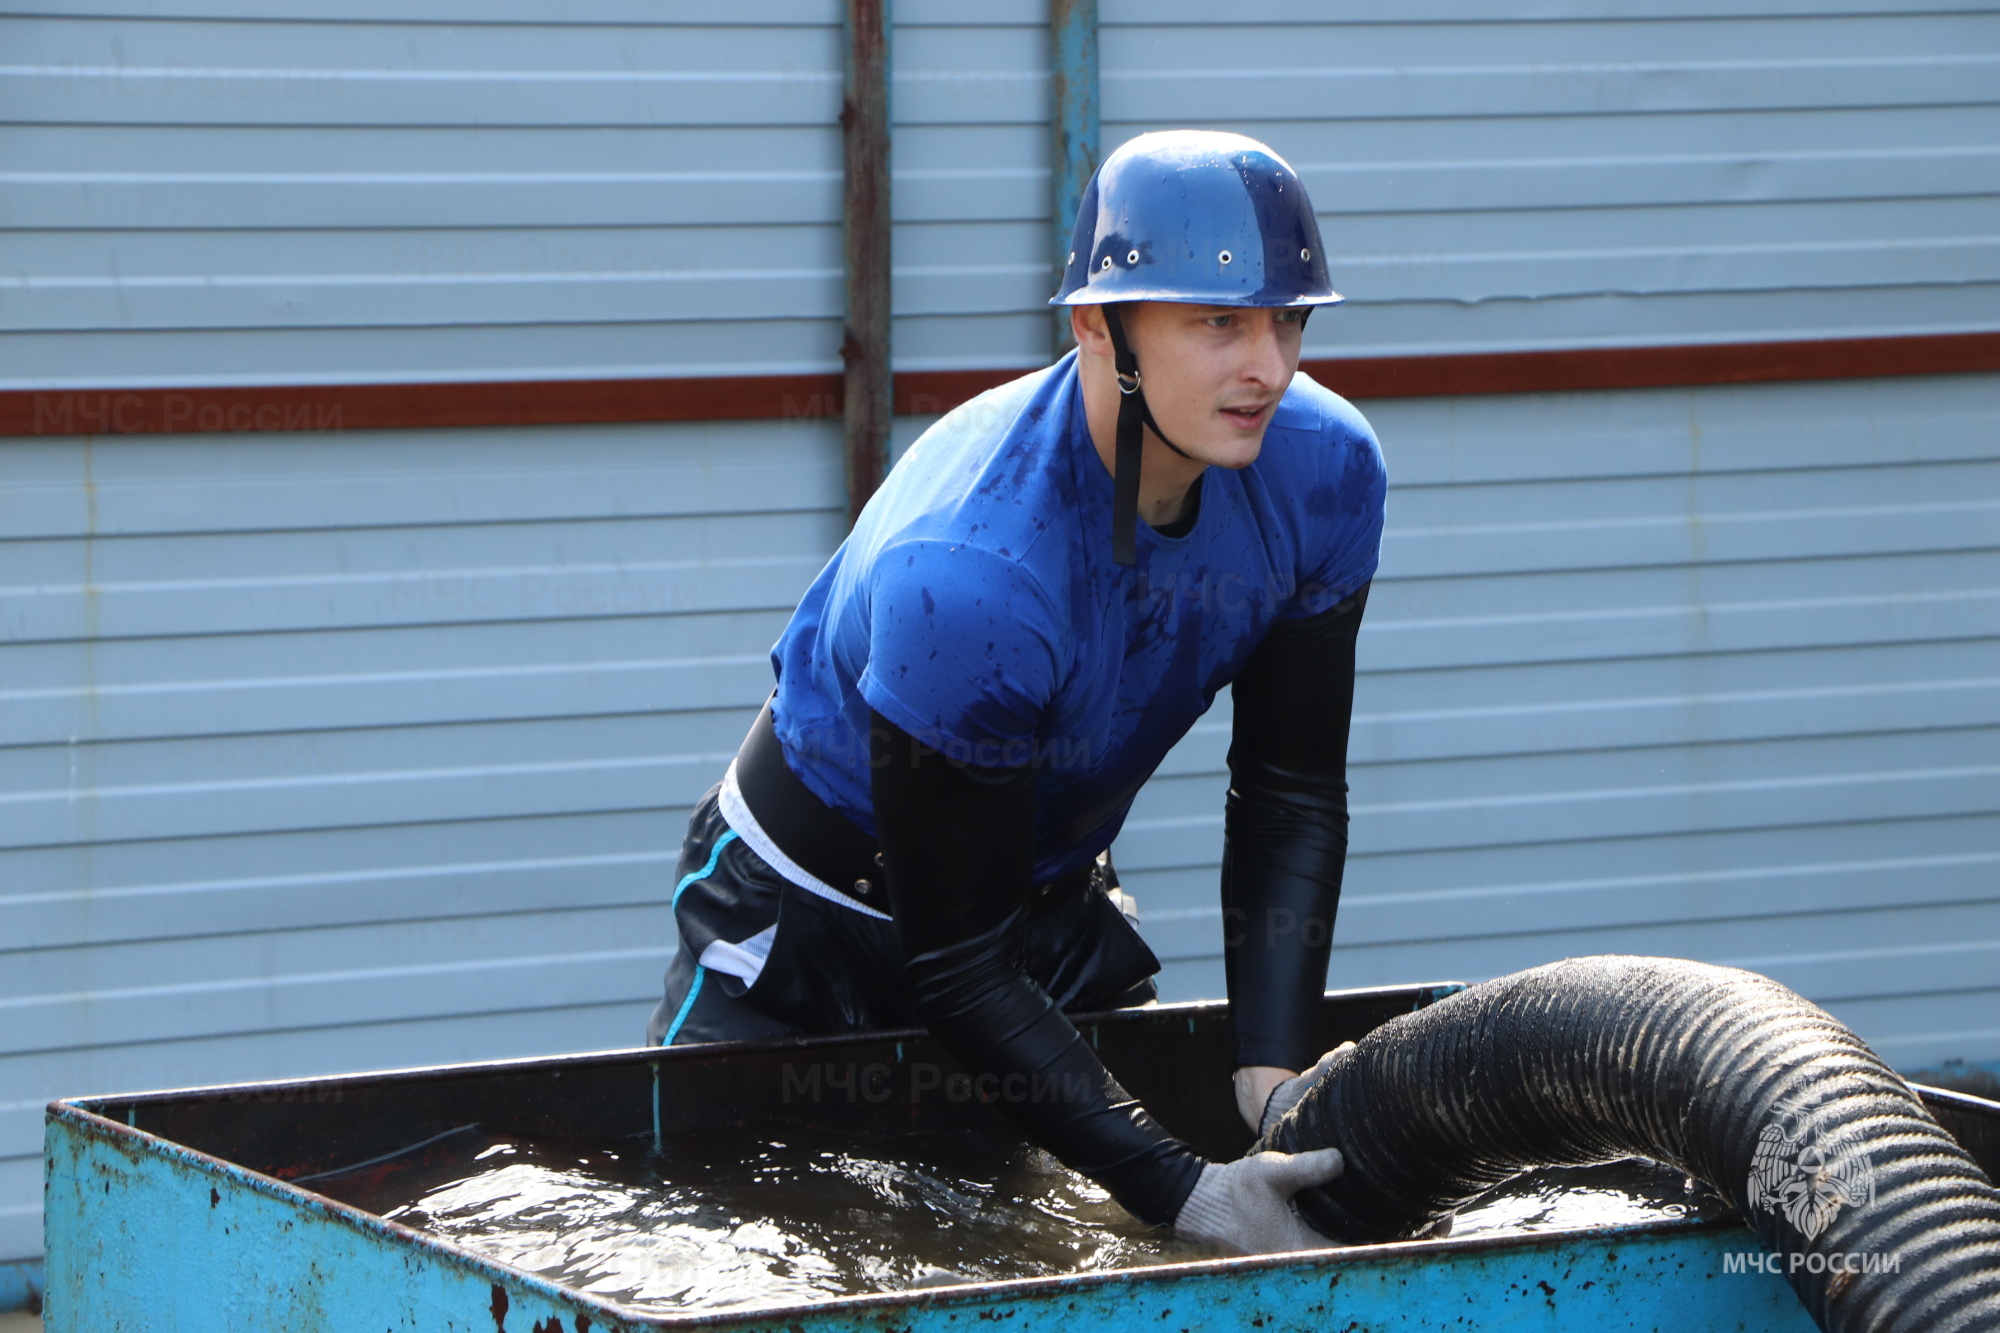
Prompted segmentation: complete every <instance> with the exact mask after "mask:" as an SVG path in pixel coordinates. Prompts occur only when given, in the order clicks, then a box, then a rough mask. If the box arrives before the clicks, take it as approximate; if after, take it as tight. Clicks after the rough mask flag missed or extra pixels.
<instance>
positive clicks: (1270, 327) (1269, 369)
mask: <svg viewBox="0 0 2000 1333" xmlns="http://www.w3.org/2000/svg"><path fill="white" fill-rule="evenodd" d="M1279 313H1280V312H1279V311H1276V310H1260V311H1258V312H1257V314H1258V315H1259V316H1261V318H1258V319H1255V320H1253V321H1252V322H1251V336H1250V346H1249V348H1248V355H1247V356H1246V357H1245V358H1244V363H1243V378H1244V379H1246V380H1250V381H1252V382H1253V383H1256V384H1262V385H1264V386H1266V387H1268V388H1274V389H1282V388H1284V387H1285V386H1286V385H1288V384H1290V383H1291V381H1292V370H1293V366H1292V358H1291V355H1290V353H1288V352H1287V351H1286V349H1285V346H1284V343H1283V342H1282V341H1281V335H1280V333H1279V328H1280V325H1279V323H1278V315H1279Z"/></svg>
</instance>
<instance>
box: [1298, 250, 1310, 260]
mask: <svg viewBox="0 0 2000 1333" xmlns="http://www.w3.org/2000/svg"><path fill="white" fill-rule="evenodd" d="M1312 257H1313V252H1312V251H1310V250H1301V251H1299V258H1300V259H1311V258H1312Z"/></svg>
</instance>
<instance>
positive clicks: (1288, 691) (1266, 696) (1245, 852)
mask: <svg viewBox="0 0 2000 1333" xmlns="http://www.w3.org/2000/svg"><path fill="white" fill-rule="evenodd" d="M1367 605H1368V588H1367V587H1366V586H1365V585H1364V586H1363V587H1362V588H1361V590H1360V591H1359V592H1357V593H1355V594H1354V595H1353V596H1352V597H1349V598H1348V599H1347V600H1346V601H1344V602H1342V603H1340V605H1338V606H1336V607H1334V608H1332V609H1331V610H1329V611H1326V612H1324V613H1322V614H1320V615H1318V616H1314V617H1313V618H1311V619H1310V620H1304V621H1298V622H1295V623H1290V624H1280V625H1278V626H1277V627H1276V628H1274V629H1273V630H1272V631H1271V633H1270V635H1269V636H1268V637H1267V638H1266V639H1265V640H1264V642H1263V643H1262V644H1260V645H1258V648H1257V651H1256V652H1254V653H1252V654H1251V656H1250V661H1249V662H1248V663H1247V664H1245V666H1244V668H1243V672H1242V674H1241V675H1239V676H1238V677H1237V678H1236V683H1235V686H1234V689H1233V695H1234V699H1235V706H1236V721H1235V730H1234V733H1233V735H1232V737H1231V741H1230V746H1229V797H1228V803H1227V805H1226V807H1225V813H1224V824H1223V827H1224V840H1223V852H1222V907H1223V926H1224V929H1223V967H1224V971H1225V973H1226V975H1227V978H1228V983H1229V1018H1230V1028H1231V1032H1232V1040H1233V1045H1234V1049H1235V1058H1236V1063H1237V1064H1238V1065H1239V1066H1241V1065H1275V1066H1277V1067H1278V1068H1280V1069H1304V1068H1306V1067H1307V1066H1308V1065H1310V1064H1311V1063H1312V1061H1313V1060H1314V1059H1315V1058H1316V1057H1317V1056H1318V1055H1319V1052H1318V1051H1317V1050H1315V1049H1314V1048H1313V1045H1314V1044H1313V1030H1314V1028H1315V1026H1316V1024H1315V1023H1314V1016H1315V1014H1316V1012H1317V1010H1318V1008H1319V1003H1320V995H1321V994H1322V993H1323V992H1324V991H1325V989H1326V968H1327V960H1328V958H1329V956H1330V955H1331V953H1332V949H1333V920H1334V913H1335V912H1336V910H1337V909H1338V908H1339V906H1340V877H1341V871H1342V869H1343V868H1344V866H1345V865H1346V861H1347V731H1348V724H1349V722H1350V721H1351V719H1352V716H1353V712H1354V637H1355V634H1356V633H1357V632H1358V631H1359V630H1360V628H1361V613H1362V611H1363V610H1364V609H1365V608H1366V607H1367Z"/></svg>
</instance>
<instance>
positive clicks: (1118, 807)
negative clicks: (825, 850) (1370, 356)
mask: <svg viewBox="0 0 2000 1333" xmlns="http://www.w3.org/2000/svg"><path fill="white" fill-rule="evenodd" d="M1385 482H1386V478H1385V475H1384V472H1383V468H1382V455H1381V451H1380V449H1379V448H1378V447H1377V446H1376V443H1375V436H1374V433H1373V432H1372V431H1371V430H1370V429H1369V427H1368V423H1367V422H1366V421H1365V420H1363V419H1362V416H1361V414H1360V413H1359V412H1357V411H1355V410H1354V408H1353V407H1352V406H1351V405H1350V404H1349V403H1348V402H1347V401H1346V400H1345V399H1343V398H1341V397H1340V396H1339V395H1337V394H1334V393H1332V392H1329V391H1328V390H1326V389H1324V388H1321V387H1320V386H1319V385H1318V384H1315V383H1314V382H1313V381H1312V380H1310V379H1308V378H1307V377H1306V376H1304V375H1300V376H1298V377H1297V378H1296V379H1294V380H1293V381H1292V385H1291V387H1290V388H1289V389H1288V390H1287V391H1286V393H1285V396H1284V399H1283V401H1282V402H1281V403H1280V404H1279V405H1278V408H1277V411H1276V412H1275V413H1274V414H1273V416H1272V419H1271V424H1270V427H1269V428H1268V430H1267V431H1266V433H1265V436H1264V444H1263V449H1262V451H1261V452H1260V453H1259V455H1258V457H1257V461H1256V462H1254V463H1252V464H1251V465H1250V466H1249V467H1247V468H1243V469H1241V470H1237V471H1232V470H1230V469H1227V468H1220V467H1211V468H1209V469H1208V470H1207V471H1206V472H1205V473H1204V474H1203V476H1202V480H1201V493H1200V508H1199V510H1198V513H1197V515H1196V518H1195V522H1194V524H1193V526H1192V528H1191V529H1190V530H1189V531H1187V532H1186V533H1185V534H1184V535H1180V536H1175V537H1166V536H1162V535H1161V534H1160V533H1158V532H1156V531H1154V530H1153V529H1151V528H1149V527H1147V526H1146V525H1145V524H1144V523H1141V524H1139V528H1138V552H1137V560H1136V563H1135V564H1133V565H1131V566H1129V567H1122V568H1121V567H1120V566H1118V565H1115V564H1113V563H1112V559H1111V502H1112V482H1111V475H1110V473H1109V472H1108V471H1107V470H1106V469H1105V467H1104V464H1103V462H1102V461H1101V460H1100V459H1099V457H1098V455H1097V451H1096V450H1095V449H1094V448H1093V447H1092V445H1091V442H1090V432H1089V429H1088V427H1087V426H1086V425H1085V422H1084V412H1083V401H1082V394H1081V392H1080V389H1079V383H1078V379H1077V372H1076V355H1075V353H1073V352H1072V353H1071V354H1070V355H1069V356H1068V357H1066V358H1064V359H1063V360H1062V361H1061V362H1058V363H1057V364H1056V365H1055V366H1053V367H1051V368H1049V369H1048V370H1044V371H1038V372H1036V373H1034V374H1032V375H1027V376H1024V377H1023V378H1021V379H1018V380H1015V381H1014V382H1013V383H1011V384H1006V385H1002V386H1001V387H1000V388H997V389H994V390H992V391H991V392H989V393H986V394H983V395H981V396H980V397H978V398H975V399H974V400H972V401H971V402H969V403H967V404H965V405H964V406H963V407H960V408H959V409H958V410H956V411H954V412H952V413H951V414H950V415H949V416H947V417H945V418H944V419H943V420H942V421H939V422H938V423H937V424H936V425H934V426H932V427H931V428H930V430H928V431H926V432H925V433H924V435H923V438H922V439H920V440H918V441H917V442H916V444H914V445H913V446H911V448H910V450H909V452H908V453H907V454H906V455H904V457H903V458H902V460H901V461H900V462H898V463H897V465H896V467H895V469H894V470H893V471H892V472H891V473H890V474H889V477H888V479H887V480H886V482H885V483H884V484H883V486H882V489H881V490H879V491H878V492H876V494H875V497H874V498H873V499H872V500H870V501H869V502H868V506H867V508H866V509H864V510H863V511H862V514H861V520H860V522H859V523H857V524H856V525H855V528H854V531H853V532H852V533H850V534H849V535H848V538H847V540H846V541H845V542H843V543H842V544H841V547H840V549H839V550H838V551H836V552H835V553H834V556H833V559H832V560H831V561H830V562H829V563H828V564H827V566H826V568H825V569H824V570H822V571H821V572H820V575H819V577H818V578H817V579H815V580H814V581H813V585H812V587H811V589H809V590H808V591H807V593H806V595H805V599H804V600H803V601H802V602H800V604H799V609H798V611H797V612H796V613H795V614H794V615H793V616H792V621H791V624H790V625H789V626H787V627H786V629H785V633H784V636H783V637H782V638H781V639H779V641H778V644H777V647H775V648H774V649H773V650H772V653H771V661H772V665H773V667H774V668H775V669H776V671H777V673H778V693H777V700H776V703H775V704H774V711H775V713H776V722H777V732H778V738H779V741H780V743H781V745H782V747H783V749H784V753H785V758H786V761H787V762H788V763H789V764H790V765H791V768H792V770H793V771H794V772H795V773H797V774H798V775H799V778H800V779H801V780H802V781H804V783H805V784H806V785H807V786H808V787H810V788H811V789H812V790H813V791H814V792H815V793H816V794H817V795H818V796H819V797H820V799H822V800H824V801H825V802H826V803H827V804H828V805H830V806H832V807H833V808H834V809H836V810H838V811H840V812H841V813H842V814H844V815H846V816H847V817H848V818H849V819H851V820H853V821H854V822H855V823H856V824H858V825H860V826H861V827H862V828H863V829H865V830H867V831H868V832H869V833H870V834H873V832H874V831H875V821H874V816H873V813H872V807H871V802H870V799H869V770H868V763H867V759H868V743H867V739H866V738H867V730H868V725H869V717H868V710H869V709H870V708H873V709H875V710H876V711H877V712H879V713H881V714H882V716H884V717H885V718H887V719H889V721H891V722H893V723H895V724H896V725H897V726H899V727H902V728H903V729H904V730H906V731H908V732H909V733H910V734H911V735H912V736H915V737H916V738H917V739H918V740H920V741H922V742H923V743H925V744H927V745H931V746H935V747H937V748H938V749H940V750H942V751H944V752H945V753H946V754H948V755H951V756H953V757H956V758H960V759H964V760H967V761H970V762H972V763H975V764H984V765H989V766H991V765H1000V764H1005V765H1020V764H1023V763H1028V764H1032V765H1034V767H1035V791H1036V813H1035V842H1036V845H1035V879H1036V881H1037V882H1041V881H1045V880H1048V879H1051V878H1054V877H1055V876H1057V875H1060V874H1063V873H1064V872H1066V871H1069V870H1073V869H1075V868H1077V867H1078V866H1081V865H1083V864H1085V863H1086V862H1088V861H1089V860H1091V859H1092V858H1094V857H1095V856H1096V855H1097V854H1098V853H1099V852H1100V851H1102V850H1104V849H1105V848H1106V847H1109V846H1110V845H1111V840H1112V839H1113V838H1114V837H1116V836H1117V834H1118V829H1119V826H1120V825H1121V824H1122V823H1123V822H1124V819H1125V812H1126V811H1127V810H1128V809H1129V808H1130V807H1131V804H1132V798H1133V796H1134V795H1136V794H1137V792H1138V790H1139V787H1140V785H1141V784H1142V783H1144V782H1145V780H1146V778H1147V777H1148V776H1150V775H1151V774H1152V772H1153V769H1154V768H1155V767H1157V766H1158V765H1159V762H1160V760H1161V759H1162V758H1164V757H1165V756H1166V753H1167V751H1168V750H1169V749H1171V748H1172V746H1173V744H1174V743H1175V742H1176V741H1178V740H1179V739H1180V738H1181V737H1182V736H1184V735H1186V734H1187V731H1188V728H1190V727H1191V726H1193V725H1194V722H1195V720H1196V719H1197V718H1199V717H1200V716H1201V715H1202V714H1203V713H1205V712H1207V711H1208V707H1209V705H1210V704H1211V703H1213V702H1214V700H1215V695H1216V692H1217V691H1219V690H1220V689H1222V687H1223V686H1225V685H1227V684H1228V683H1229V682H1230V681H1231V680H1232V679H1234V677H1235V676H1236V674H1237V673H1238V672H1239V671H1241V670H1242V669H1243V664H1244V663H1245V662H1246V661H1247V660H1248V659H1249V656H1250V654H1251V652H1252V650H1253V649H1255V648H1256V647H1257V645H1258V644H1259V643H1260V642H1262V641H1263V638H1264V635H1265V633H1266V632H1267V631H1268V630H1269V629H1270V627H1271V625H1272V623H1273V622H1274V621H1277V620H1281V619H1290V618H1297V617H1303V616H1309V615H1312V614H1314V613H1316V612H1319V611H1324V610H1326V609H1327V608H1329V607H1331V606H1333V605H1335V604H1336V603H1338V602H1340V601H1341V600H1342V599H1344V598H1345V597H1347V595H1348V594H1350V593H1352V592H1353V591H1354V590H1355V589H1357V588H1359V587H1360V586H1361V585H1362V584H1364V583H1366V582H1368V580H1369V579H1371V578H1372V577H1374V574H1375V563H1376V559H1377V557H1378V554H1379V551H1380V547H1381V539H1382V509H1383V494H1384V486H1385Z"/></svg>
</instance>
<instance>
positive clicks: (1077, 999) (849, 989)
mask: <svg viewBox="0 0 2000 1333" xmlns="http://www.w3.org/2000/svg"><path fill="white" fill-rule="evenodd" d="M721 790H722V788H721V784H720V783H718V784H717V785H716V786H714V787H712V788H710V789H709V791H708V793H707V795H705V796H703V797H702V799H701V801H700V803H699V804H698V805H696V806H695V809H694V814H693V816H692V817H691V818H690V819H689V820H688V833H687V841H686V842H685V843H683V844H682V847H681V861H680V868H679V871H678V874H677V877H676V880H675V884H674V892H673V913H674V923H675V925H676V926H677V927H678V929H679V931H680V947H679V948H678V949H677V950H676V951H675V954H674V959H673V962H672V963H671V964H669V966H668V968H667V976H666V993H665V995H664V996H663V997H662V999H661V1000H660V1003H659V1005H658V1006H657V1007H656V1008H655V1009H654V1010H653V1017H652V1021H651V1022H649V1023H648V1024H647V1026H646V1043H647V1045H649V1046H671V1045H686V1044H689V1043H692V1042H701V1041H736V1040H744V1039H751V1038H772V1037H784V1036H793V1035H798V1034H802V1033H831V1032H866V1031H878V1030H881V1029H885V1028H909V1027H922V1026H923V1020H922V1019H921V1018H920V1017H918V1015H917V1012H916V1010H915V1008H914V1007H913V1006H912V1004H911V1003H910V998H909V991H908V988H907V986H906V985H905V984H904V981H903V953H902V946H901V943H900V942H899V941H898V939H897V936H896V927H895V923H894V922H893V921H891V920H889V919H887V918H886V917H883V916H880V915H878V914H875V913H873V912H871V911H868V910H866V909H862V908H859V907H857V906H854V905H850V904H848V903H841V902H835V901H833V900H831V899H829V898H825V897H822V896H820V895H818V894H816V893H813V892H811V891H809V890H807V889H804V888H801V887H799V886H798V885H796V884H794V883H792V882H791V881H790V880H788V879H786V878H785V877H784V876H783V875H780V874H779V873H778V872H777V871H776V870H774V869H772V868H771V866H770V865H769V864H767V863H766V862H765V861H764V859H763V858H762V857H760V856H759V855H757V853H756V852H755V851H753V850H752V849H751V848H750V846H749V845H748V844H747V843H745V842H744V841H743V839H742V838H741V837H739V836H737V833H736V831H735V830H734V829H732V828H730V826H729V823H728V821H727V820H725V819H724V818H723V816H722V811H721V808H720V803H719V797H720V795H721ZM1117 885H1118V879H1117V874H1116V872H1115V871H1114V870H1113V869H1112V868H1111V863H1110V860H1109V858H1108V857H1106V858H1100V859H1099V860H1098V862H1097V863H1096V864H1095V865H1093V866H1092V867H1091V868H1090V869H1089V870H1087V871H1081V872H1078V873H1076V874H1074V875H1068V876H1064V877H1063V878H1062V879H1059V880H1055V881H1053V882H1051V883H1049V884H1043V885H1038V886H1037V887H1036V890H1035V898H1034V901H1033V903H1032V905H1031V907H1030V910H1029V916H1028V921H1027V924H1026V927H1025V929H1024V931H1023V939H1022V965H1023V967H1024V969H1025V970H1026V971H1027V973H1028V975H1029V976H1030V977H1031V978H1033V979H1034V980H1035V982H1036V983H1037V984H1039V985H1040V986H1041V987H1042V989H1043V990H1045V991H1047V992H1048V994H1049V996H1050V998H1051V999H1053V1000H1055V1001H1056V1003H1057V1004H1058V1005H1059V1006H1060V1007H1061V1008H1063V1009H1064V1010H1065V1011H1068V1012H1072V1013H1077V1012H1088V1011H1093V1010H1104V1009H1113V1008H1120V1007H1123V1006H1127V1005H1134V1004H1143V1003H1145V1002H1146V1001H1148V1000H1151V999H1153V998H1154V996H1155V993H1156V992H1155V988H1154V985H1153V974H1154V973H1155V972H1157V971H1159V967H1160V963H1159V959H1157V958H1155V957H1154V956H1153V951H1152V950H1151V949H1149V948H1147V947H1146V943H1145V941H1144V940H1142V939H1140V938H1139V933H1138V931H1137V930H1136V929H1134V928H1133V925H1132V923H1131V922H1130V921H1129V920H1128V919H1127V918H1126V916H1125V915H1124V913H1123V912H1121V911H1120V910H1119V908H1118V906H1117V905H1116V904H1115V903H1114V902H1113V901H1112V899H1111V897H1110V890H1113V889H1115V888H1116V887H1117Z"/></svg>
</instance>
